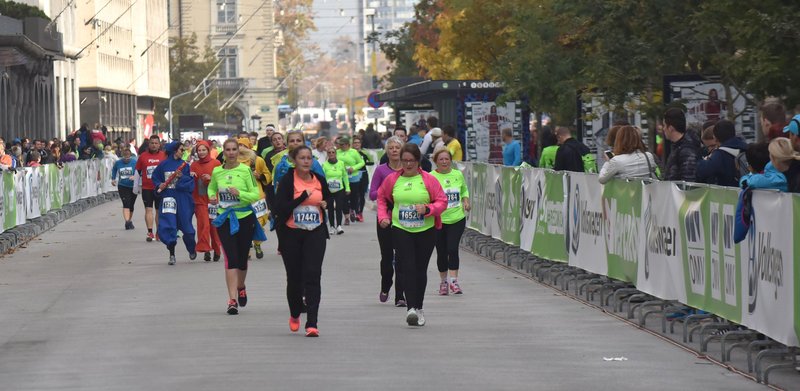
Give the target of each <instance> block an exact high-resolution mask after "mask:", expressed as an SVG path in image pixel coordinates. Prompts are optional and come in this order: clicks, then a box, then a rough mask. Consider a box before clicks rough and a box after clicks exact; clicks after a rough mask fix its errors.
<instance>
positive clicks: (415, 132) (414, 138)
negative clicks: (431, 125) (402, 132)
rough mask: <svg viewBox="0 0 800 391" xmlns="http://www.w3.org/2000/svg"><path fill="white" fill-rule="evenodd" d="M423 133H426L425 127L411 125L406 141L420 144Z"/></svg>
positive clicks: (423, 136)
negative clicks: (409, 135) (409, 134)
mask: <svg viewBox="0 0 800 391" xmlns="http://www.w3.org/2000/svg"><path fill="white" fill-rule="evenodd" d="M425 133H427V131H426V130H425V128H421V127H419V126H417V125H411V137H409V139H408V142H410V143H412V144H417V146H418V147H420V146H422V141H423V140H424V138H425Z"/></svg>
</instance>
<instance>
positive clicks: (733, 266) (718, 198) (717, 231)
mask: <svg viewBox="0 0 800 391" xmlns="http://www.w3.org/2000/svg"><path fill="white" fill-rule="evenodd" d="M706 198H707V199H708V202H707V205H708V210H703V211H702V212H703V215H706V216H708V223H709V224H708V230H709V235H708V236H706V246H705V247H706V249H707V252H706V255H707V256H706V259H707V262H706V263H707V265H706V266H707V270H708V274H707V276H709V278H708V279H707V281H706V285H707V287H706V295H705V301H704V302H703V306H702V307H699V308H702V309H704V310H706V311H709V312H713V313H715V314H717V315H719V316H721V317H723V318H725V319H728V320H730V321H733V322H737V323H738V322H741V320H742V294H741V292H742V261H741V260H742V255H743V254H742V251H741V247H740V245H738V244H735V243H733V228H734V216H735V214H736V203H737V202H738V199H739V192H738V190H735V189H731V188H715V189H713V190H711V191H709V192H708V194H707V195H706Z"/></svg>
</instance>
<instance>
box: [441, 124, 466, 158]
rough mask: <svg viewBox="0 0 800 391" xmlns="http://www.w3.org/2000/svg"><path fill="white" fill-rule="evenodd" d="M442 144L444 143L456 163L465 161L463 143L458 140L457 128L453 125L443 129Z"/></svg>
mask: <svg viewBox="0 0 800 391" xmlns="http://www.w3.org/2000/svg"><path fill="white" fill-rule="evenodd" d="M442 142H444V146H445V148H447V150H448V151H450V155H451V156H453V161H454V162H460V161H462V160H464V150H463V149H462V148H461V142H459V141H458V139H457V138H456V128H454V127H453V126H452V125H446V126H445V127H444V128H442Z"/></svg>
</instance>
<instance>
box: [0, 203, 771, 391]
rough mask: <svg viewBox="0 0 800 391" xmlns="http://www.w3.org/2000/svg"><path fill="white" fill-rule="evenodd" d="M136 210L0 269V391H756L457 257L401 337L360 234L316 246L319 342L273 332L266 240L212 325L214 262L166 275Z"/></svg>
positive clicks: (283, 308)
mask: <svg viewBox="0 0 800 391" xmlns="http://www.w3.org/2000/svg"><path fill="white" fill-rule="evenodd" d="M140 206H141V203H139V204H137V208H139V210H137V211H136V216H137V218H136V220H135V223H136V225H137V229H136V230H135V231H124V230H123V224H122V219H121V218H120V213H121V211H120V210H119V207H120V205H119V204H118V202H111V203H108V204H105V205H101V206H99V207H97V208H94V209H92V210H90V211H87V212H85V213H83V214H81V215H78V216H76V217H74V218H71V219H69V220H68V221H66V222H64V223H62V224H60V225H59V226H57V227H56V228H55V229H53V230H52V231H50V232H47V233H45V234H44V235H42V236H41V237H40V238H38V239H36V240H34V241H33V242H31V243H30V244H29V245H28V246H27V248H24V249H20V250H18V251H17V252H15V253H14V254H11V255H8V256H6V257H4V258H2V259H0V314H2V315H0V389H2V390H41V389H58V390H73V389H74V390H221V389H231V390H251V389H252V390H254V389H261V390H264V389H266V390H400V389H403V390H407V389H419V390H429V389H431V390H432V389H438V390H578V389H615V390H624V389H631V390H633V389H643V388H646V389H653V390H662V389H668V388H675V389H706V390H716V389H725V390H750V389H765V387H763V386H760V385H758V384H756V383H754V382H752V381H749V380H747V379H745V378H743V377H741V376H739V375H736V374H734V373H731V372H729V371H727V370H725V369H722V368H720V367H717V366H714V365H710V364H709V363H707V362H705V361H703V360H698V359H696V358H695V357H694V356H693V355H691V354H689V353H687V352H685V351H683V350H681V349H679V348H677V347H674V346H672V345H670V344H668V343H666V342H664V341H662V340H660V339H658V338H655V337H653V336H651V335H648V334H647V333H645V332H642V331H640V330H638V329H636V328H634V327H631V326H628V325H626V324H624V323H622V322H620V321H618V320H615V319H613V318H611V317H609V316H606V315H604V314H602V313H601V312H599V311H597V310H595V309H592V308H590V307H587V306H584V305H582V304H580V303H578V302H575V301H573V300H571V299H568V298H565V297H563V296H561V295H559V294H557V293H556V292H554V291H552V290H550V289H547V288H545V287H543V286H540V285H538V284H536V283H534V282H531V281H530V280H527V279H524V278H521V277H519V276H518V275H516V274H514V273H512V272H510V271H507V270H504V269H502V268H500V267H498V266H496V265H494V264H492V263H489V262H486V261H482V260H480V259H478V258H476V257H475V256H472V255H470V254H467V253H462V255H463V259H462V267H461V269H462V277H461V282H462V287H463V288H464V291H465V294H464V295H463V296H460V297H459V296H447V297H440V296H437V295H436V291H437V288H438V283H437V282H438V278H437V277H438V274H437V273H436V270H435V269H436V267H435V261H434V262H432V264H431V267H430V269H429V270H430V272H429V278H430V281H429V284H428V294H427V296H426V302H425V315H426V319H427V321H428V324H427V325H426V326H425V327H423V328H410V327H408V326H406V324H405V310H404V309H399V308H395V307H393V306H391V305H389V304H388V303H387V304H381V303H379V302H378V299H377V296H378V289H379V281H380V276H379V271H378V270H379V269H378V244H377V241H376V239H375V234H374V223H363V224H358V225H351V226H350V227H345V228H346V233H345V234H344V235H342V236H338V237H335V238H333V239H332V240H331V241H329V243H328V251H327V255H326V258H325V263H324V265H323V287H322V289H323V291H322V304H321V310H320V322H319V327H320V332H321V337H320V338H317V339H313V338H305V337H303V336H302V334H300V333H294V334H293V333H290V332H289V329H288V325H287V319H288V307H287V304H286V299H285V294H284V292H285V279H284V276H285V274H284V270H283V264H282V262H281V261H280V258H279V257H278V256H277V255H276V251H275V247H276V240H275V239H274V235H272V234H269V238H270V240H269V242H268V244H267V245H266V246H265V252H266V257H265V259H263V260H253V261H252V262H251V269H250V270H251V271H250V274H249V276H248V283H247V287H248V292H249V296H250V303H249V304H248V306H247V307H246V308H244V309H242V310H241V313H240V315H238V316H228V315H226V314H225V302H226V299H227V298H226V293H225V283H224V279H223V269H222V268H223V266H222V263H221V262H220V263H206V262H203V261H202V260H201V259H202V256H201V257H198V260H196V261H192V262H189V260H188V255H187V254H186V252H185V249H182V248H181V244H179V250H178V265H176V266H172V267H171V266H167V252H166V249H165V247H164V246H163V245H161V244H160V243H146V242H145V241H144V232H145V230H144V221H143V218H142V211H141V208H140ZM366 220H367V221H374V215H369V216H367V217H366ZM390 301H391V299H390ZM604 357H607V358H613V357H625V358H626V359H627V360H626V361H605V360H604V359H603V358H604Z"/></svg>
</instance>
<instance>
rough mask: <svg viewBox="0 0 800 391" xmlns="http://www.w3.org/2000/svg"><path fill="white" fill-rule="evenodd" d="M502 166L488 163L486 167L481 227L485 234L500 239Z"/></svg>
mask: <svg viewBox="0 0 800 391" xmlns="http://www.w3.org/2000/svg"><path fill="white" fill-rule="evenodd" d="M501 170H502V167H500V166H495V165H490V166H487V167H486V187H485V188H484V189H485V191H486V200H485V202H484V206H485V209H484V212H483V228H484V229H485V230H486V235H489V236H491V237H493V238H495V239H498V240H502V238H501V237H500V217H501V216H502V213H501V209H502V207H503V205H502V201H503V200H502V195H503V189H502V188H501V186H500V171H501Z"/></svg>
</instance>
